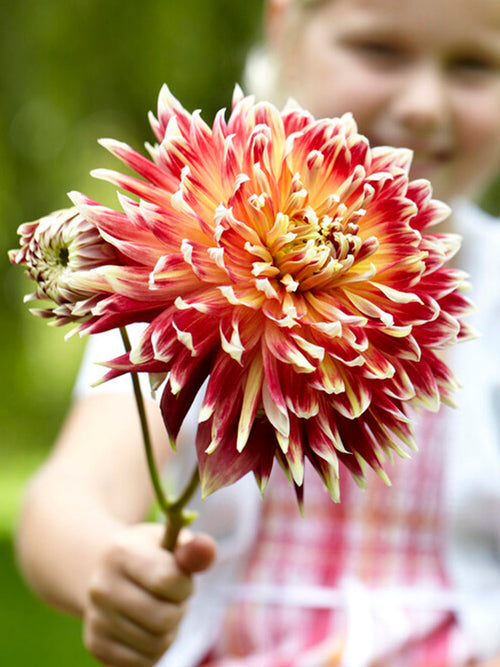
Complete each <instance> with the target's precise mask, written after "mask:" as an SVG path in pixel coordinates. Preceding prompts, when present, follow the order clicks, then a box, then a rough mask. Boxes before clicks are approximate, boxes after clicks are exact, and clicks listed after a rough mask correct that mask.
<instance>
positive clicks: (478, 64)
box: [448, 55, 500, 82]
mask: <svg viewBox="0 0 500 667" xmlns="http://www.w3.org/2000/svg"><path fill="white" fill-rule="evenodd" d="M448 67H449V70H450V71H451V72H452V73H453V74H455V75H457V76H460V77H464V78H467V80H471V82H473V81H475V80H477V79H479V77H483V76H484V75H487V74H492V73H494V72H497V73H500V66H499V65H498V64H496V63H494V62H493V61H492V60H490V59H488V58H486V57H482V56H474V55H471V56H457V57H455V58H453V59H451V60H450V61H449V63H448Z"/></svg>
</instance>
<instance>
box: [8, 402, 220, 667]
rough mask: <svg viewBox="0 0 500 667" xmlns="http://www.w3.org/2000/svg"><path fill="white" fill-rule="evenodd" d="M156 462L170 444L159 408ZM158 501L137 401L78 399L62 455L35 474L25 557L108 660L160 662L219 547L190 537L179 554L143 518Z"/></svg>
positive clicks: (24, 532)
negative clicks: (194, 583) (196, 578)
mask: <svg viewBox="0 0 500 667" xmlns="http://www.w3.org/2000/svg"><path fill="white" fill-rule="evenodd" d="M150 410H151V411H152V412H151V414H150V423H151V426H152V434H153V442H154V443H155V450H156V456H157V460H158V464H159V465H160V466H161V465H162V463H163V462H164V461H165V460H166V457H167V454H168V449H169V445H168V443H167V440H166V438H165V434H164V429H163V424H162V422H161V419H160V417H159V414H158V412H157V409H156V406H153V405H152V406H151V408H150ZM151 500H152V494H151V482H150V480H149V476H148V473H147V468H146V464H145V455H144V452H143V447H142V444H141V435H140V430H139V425H138V418H137V412H136V410H135V404H134V399H133V397H132V396H127V395H118V394H116V395H114V394H113V395H111V394H110V395H108V394H95V395H93V396H89V397H86V398H84V399H81V400H80V401H78V402H77V404H76V405H75V407H74V408H73V410H72V411H71V413H70V416H69V418H68V420H67V422H66V425H65V427H64V429H63V431H62V434H61V437H60V438H59V441H58V444H57V446H56V448H55V449H54V452H53V453H52V455H51V456H50V458H49V459H48V461H47V462H46V463H45V465H44V466H43V467H42V468H41V470H40V471H39V472H38V473H37V474H36V476H35V477H34V479H33V480H32V482H31V484H30V487H29V489H28V493H27V495H26V500H25V503H24V508H23V512H22V515H21V519H20V524H19V531H18V540H17V546H18V556H19V561H20V565H21V568H22V570H23V572H24V574H25V577H26V579H27V581H28V582H29V583H30V585H31V586H32V588H33V589H34V590H35V591H36V592H37V593H38V594H39V595H40V596H41V597H42V598H43V599H44V600H45V601H46V602H48V603H49V604H51V605H52V606H54V607H57V608H59V609H63V610H65V611H68V612H71V613H74V614H77V615H79V616H81V617H82V618H83V620H84V626H85V627H84V637H85V643H86V646H87V648H88V649H89V650H90V651H91V652H92V653H93V654H94V655H95V656H96V657H97V658H98V659H100V660H101V661H102V662H104V663H105V664H107V665H116V666H121V665H130V666H133V667H135V666H137V667H147V666H148V665H153V664H154V663H155V662H156V661H157V659H158V658H159V657H160V655H161V654H162V653H163V652H164V650H165V649H166V648H167V646H168V645H169V643H170V642H171V641H172V639H173V636H174V634H175V631H176V628H177V625H178V622H179V620H180V618H181V616H182V613H183V610H184V605H183V602H184V600H185V599H186V598H187V597H188V596H189V594H190V591H191V576H190V575H191V574H192V573H193V572H197V571H200V570H203V569H205V568H207V567H208V566H209V565H210V563H211V561H212V560H213V557H214V554H215V547H214V543H213V542H212V540H210V539H209V538H208V537H205V536H197V537H194V538H193V537H189V536H187V535H185V536H184V538H183V540H182V542H181V544H180V545H179V547H178V548H177V549H176V551H175V553H174V554H173V555H172V554H170V553H168V552H166V551H165V550H163V549H162V548H161V546H160V543H161V537H162V534H163V527H162V526H159V525H155V524H140V523H139V524H138V522H140V521H142V519H143V517H144V516H145V514H146V512H147V509H148V507H149V506H150V503H151Z"/></svg>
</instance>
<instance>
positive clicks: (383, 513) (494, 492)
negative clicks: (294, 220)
mask: <svg viewBox="0 0 500 667" xmlns="http://www.w3.org/2000/svg"><path fill="white" fill-rule="evenodd" d="M267 12H268V13H267V29H268V41H269V47H270V49H271V51H272V60H273V64H274V66H275V69H276V71H275V74H276V76H275V81H276V82H279V87H278V86H275V89H276V90H275V92H277V93H278V94H279V95H281V96H287V95H292V96H294V97H296V98H297V100H298V101H299V102H300V103H301V104H302V105H303V106H305V107H306V108H308V109H309V110H310V111H311V112H312V113H313V114H314V115H315V116H316V117H322V116H337V115H340V114H342V113H344V112H345V111H352V112H353V114H354V117H355V118H356V120H357V122H358V125H359V129H360V131H361V132H362V133H364V134H366V135H367V136H368V138H369V139H370V141H371V143H372V144H373V145H379V144H390V145H396V146H406V147H409V148H411V149H413V150H414V153H415V159H414V164H413V167H412V176H413V177H420V176H425V177H427V178H429V179H430V180H431V181H432V183H433V185H434V188H435V195H436V196H437V197H439V198H441V199H444V200H446V201H453V200H455V199H456V198H457V197H458V196H462V195H466V196H468V197H473V196H475V195H477V194H478V193H479V192H480V191H481V189H482V188H484V187H485V186H486V185H487V184H488V182H489V180H490V179H491V178H492V177H493V176H494V175H495V173H496V170H497V168H498V166H499V164H500V4H499V3H498V0H419V2H413V0H326V1H323V2H316V1H314V0H313V1H311V0H309V1H306V0H269V2H268V6H267ZM446 224H448V225H449V226H450V227H451V226H452V225H453V228H455V229H457V230H460V231H461V232H462V233H463V234H464V236H465V247H464V251H463V253H462V255H463V256H461V257H460V258H459V262H460V265H461V266H464V265H468V266H467V267H466V268H470V271H472V273H473V276H472V278H473V283H474V285H475V289H476V296H475V297H474V298H475V301H476V303H477V304H478V307H479V312H478V322H477V324H478V327H479V328H481V330H482V333H483V338H482V339H480V340H478V341H474V342H472V343H467V344H466V345H464V346H463V349H459V350H458V351H457V352H456V356H457V359H456V365H454V366H453V367H454V368H455V369H456V370H457V371H458V373H459V375H460V377H461V379H462V380H463V382H464V384H465V389H464V392H463V394H462V395H461V396H460V397H459V400H460V403H461V408H460V410H458V411H454V412H453V414H451V411H444V410H443V411H441V412H440V413H439V414H438V415H437V416H435V415H431V416H430V417H425V418H423V419H422V420H421V422H420V423H419V425H418V435H419V439H420V449H421V451H420V453H419V455H417V456H415V457H414V460H413V461H411V462H406V461H396V462H395V464H394V467H393V468H391V470H390V476H391V479H392V480H393V487H392V488H390V489H387V488H385V487H383V485H382V484H381V482H380V481H379V480H378V479H376V478H375V476H373V477H371V478H370V479H369V483H368V489H367V491H366V492H365V493H364V494H363V493H362V492H360V491H359V490H357V488H355V486H354V484H353V483H352V480H350V479H348V478H347V477H344V476H343V477H342V479H341V492H342V502H341V503H340V504H339V505H334V504H333V503H331V501H330V500H329V499H328V497H327V496H326V495H325V494H324V493H323V490H322V489H321V488H320V483H319V481H318V480H316V481H315V480H314V479H313V476H310V477H309V478H308V485H307V490H306V491H307V497H306V505H305V514H306V518H305V519H302V518H300V516H299V515H298V513H297V510H296V508H295V507H294V499H293V493H291V492H290V489H289V488H288V487H287V486H286V482H284V481H283V478H282V476H280V474H279V472H280V471H277V472H278V474H276V475H275V474H274V473H273V479H272V480H271V482H270V484H269V487H268V489H267V491H266V496H265V500H264V502H263V503H262V504H260V503H261V501H260V500H259V499H258V497H257V492H256V489H255V484H254V483H253V482H252V480H247V479H244V480H242V481H241V482H240V483H238V484H237V485H235V486H233V487H230V488H228V489H225V490H223V491H221V492H218V493H217V494H215V495H214V496H213V497H212V498H211V499H209V501H207V504H206V507H204V508H203V514H204V515H205V518H204V523H203V521H202V523H201V524H200V527H202V528H204V529H205V530H207V531H208V532H209V533H210V534H212V535H218V538H219V539H218V542H219V544H218V557H217V562H216V564H215V565H214V566H213V567H210V565H211V563H212V561H213V560H214V557H215V544H214V542H213V540H212V539H211V538H209V537H207V536H206V535H203V534H198V535H196V536H193V535H191V534H189V533H185V534H184V536H183V538H182V540H181V543H180V545H179V546H178V547H177V549H176V550H175V552H174V554H173V555H171V554H169V553H166V552H165V551H163V550H162V549H161V547H160V542H161V537H162V530H163V529H162V527H161V526H158V525H155V524H146V523H141V521H142V520H143V517H144V516H145V514H146V512H147V509H148V506H149V505H150V502H151V491H150V483H149V479H148V477H147V472H146V469H145V464H144V461H143V453H142V449H141V447H140V446H139V445H138V443H139V442H140V434H139V430H138V426H137V425H136V418H135V408H134V405H133V399H132V397H131V396H129V395H126V394H120V393H118V385H112V384H110V385H109V386H108V387H107V388H106V389H107V390H106V391H102V392H99V393H94V394H92V393H90V394H88V395H85V396H82V397H81V398H79V400H78V401H77V402H76V403H75V405H74V407H73V409H72V411H71V414H70V416H69V418H68V421H67V423H66V425H65V427H64V429H63V432H62V434H61V436H60V439H59V442H58V444H57V446H56V448H55V450H54V452H53V454H52V456H51V457H50V459H49V460H48V461H47V463H46V464H45V466H44V467H43V468H42V470H40V471H39V473H38V474H37V476H36V477H35V478H34V480H33V482H32V483H31V486H30V489H29V491H28V494H27V498H26V502H25V506H24V512H23V515H22V518H21V522H20V526H19V540H18V546H19V556H20V561H21V564H22V567H23V570H24V572H25V575H26V578H27V580H28V581H29V582H30V584H31V585H32V587H33V588H34V589H35V590H36V591H37V592H38V593H39V594H40V595H41V596H42V597H43V598H44V599H46V600H47V601H48V602H49V603H50V604H53V605H54V606H57V607H59V608H62V609H65V610H67V611H69V612H72V613H76V614H79V615H81V616H82V618H83V624H84V641H85V644H86V646H87V648H88V649H89V650H90V651H91V652H92V653H93V654H94V655H95V656H96V657H97V658H98V659H99V660H100V661H101V662H102V663H103V664H105V665H114V666H117V667H146V666H149V665H153V664H155V663H156V661H157V660H159V659H160V657H161V656H162V654H163V653H164V652H165V651H166V650H167V648H168V647H170V648H168V651H167V653H166V654H165V656H164V657H163V658H161V660H160V663H159V664H161V665H162V666H163V667H167V666H168V665H175V667H182V666H184V665H186V666H188V665H193V666H194V665H201V664H204V665H212V666H213V667H216V666H218V667H229V666H231V667H232V666H237V665H241V666H250V665H252V666H255V667H267V666H275V667H278V666H285V665H287V666H288V665H290V666H292V665H293V666H297V667H298V666H303V667H306V666H308V667H321V666H322V665H335V664H338V665H345V666H346V667H358V666H359V667H361V666H362V665H363V666H364V665H366V666H368V665H370V666H376V665H384V667H395V666H396V665H397V666H398V667H399V666H401V667H417V666H418V667H424V665H425V666H426V667H438V666H439V667H444V666H452V665H453V666H457V667H458V666H460V665H465V664H477V665H481V666H482V667H494V665H497V666H500V633H499V632H498V627H497V626H498V618H500V557H499V556H498V554H499V553H500V551H499V546H500V523H499V522H498V520H495V516H499V515H498V512H497V511H495V510H498V506H499V505H500V451H499V450H498V449H495V447H498V432H499V424H498V421H496V422H495V415H496V416H497V415H498V413H499V408H498V401H499V400H500V399H499V396H500V390H499V385H498V377H499V373H500V360H499V356H498V349H497V345H496V340H494V339H492V338H493V337H494V336H495V333H494V331H495V325H496V326H497V327H498V324H499V322H498V318H499V312H500V309H499V305H500V303H499V295H498V287H497V286H498V284H499V282H498V280H499V277H500V276H499V275H498V274H499V269H498V266H499V261H498V256H499V254H498V253H499V252H500V239H499V232H498V230H497V229H496V228H495V224H494V223H492V222H491V221H489V220H487V219H486V216H484V215H482V214H481V213H480V212H479V211H477V210H476V209H474V208H473V207H472V205H470V204H465V203H459V204H458V205H457V207H456V214H455V216H454V218H453V219H452V220H451V221H450V223H446ZM442 227H443V228H444V225H442ZM495 271H496V276H495ZM492 286H493V287H496V290H497V294H496V295H495V294H494V293H493V291H492ZM495 318H496V319H495ZM497 330H498V329H497ZM103 345H105V343H103ZM92 356H93V358H94V359H97V358H107V357H110V356H113V354H107V351H106V350H104V349H102V348H101V350H100V351H99V352H96V351H94V352H93V353H92ZM81 382H84V380H81ZM494 400H496V401H497V408H496V411H495V407H494V403H493V401H494ZM150 412H151V414H150V417H151V422H152V424H153V430H154V440H155V448H156V456H157V460H158V461H160V462H162V463H165V462H167V459H168V454H169V452H168V444H167V443H166V442H165V438H164V437H163V425H162V423H161V420H160V418H159V416H158V413H157V412H156V411H155V406H153V405H152V406H150ZM110 416H111V417H110ZM117 416H118V418H117ZM192 437H193V434H192V433H190V432H189V429H187V430H186V432H185V433H184V438H185V439H186V440H191V439H192ZM495 439H496V442H495ZM191 449H192V447H191ZM167 467H168V464H167ZM61 508H64V511H62V510H61ZM202 520H203V517H202ZM238 566H239V569H238ZM202 570H207V572H206V573H205V574H204V575H203V576H201V577H200V579H199V581H198V582H197V592H196V594H195V595H194V597H193V598H192V599H191V601H190V611H189V613H188V614H186V616H185V619H184V622H183V624H182V626H181V628H182V629H181V631H180V636H179V637H178V638H177V640H176V641H175V642H174V641H173V640H174V637H175V635H176V632H177V628H178V625H179V622H180V619H181V618H182V617H183V616H184V614H185V611H186V601H187V600H188V598H189V596H190V594H191V590H192V581H191V580H192V576H191V575H192V574H194V573H196V572H200V571H202ZM236 582H238V583H236ZM172 642H173V643H172ZM171 644H172V645H171ZM170 645H171V646H170Z"/></svg>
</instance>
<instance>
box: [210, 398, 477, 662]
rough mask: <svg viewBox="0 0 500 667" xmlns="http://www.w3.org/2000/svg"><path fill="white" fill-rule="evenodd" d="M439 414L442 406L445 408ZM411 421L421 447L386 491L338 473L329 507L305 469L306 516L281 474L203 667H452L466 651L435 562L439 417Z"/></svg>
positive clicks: (440, 554) (440, 546)
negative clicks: (335, 497)
mask: <svg viewBox="0 0 500 667" xmlns="http://www.w3.org/2000/svg"><path fill="white" fill-rule="evenodd" d="M444 412H446V410H445V411H444ZM445 422H446V419H443V417H442V413H439V414H438V415H434V414H424V415H422V416H421V417H420V419H419V433H417V441H418V442H419V443H420V451H419V453H418V454H415V455H413V457H412V460H411V461H409V460H404V459H399V457H397V456H396V457H395V461H394V464H393V466H392V467H389V469H388V473H389V477H390V478H391V481H392V486H391V487H387V486H385V484H384V483H383V482H382V481H381V480H380V479H379V478H378V477H377V476H376V475H375V474H373V475H370V474H369V475H368V486H367V489H366V490H365V491H361V490H360V489H359V488H358V487H357V486H356V484H355V482H354V481H353V480H352V479H351V477H350V475H349V474H348V473H347V472H346V471H343V470H342V471H341V480H340V482H341V484H340V489H341V502H340V503H339V504H335V503H333V502H332V501H331V500H330V499H329V496H328V495H327V493H326V492H325V490H324V489H323V487H322V484H321V482H320V480H319V477H318V476H317V475H316V473H315V472H314V471H312V470H311V469H309V470H306V482H305V518H303V517H301V515H300V513H299V510H298V508H297V503H296V500H295V496H294V493H293V490H292V489H291V488H290V486H289V484H288V482H287V481H286V479H285V477H284V475H283V473H282V471H281V470H280V469H279V468H277V469H275V470H274V471H273V475H272V479H271V480H270V483H269V485H268V488H267V490H266V494H265V499H264V503H263V511H262V516H261V523H260V529H259V534H258V538H257V540H256V542H255V545H254V548H253V550H252V552H251V553H250V555H249V557H248V561H247V562H246V564H245V567H244V571H243V576H242V579H241V581H240V583H239V584H238V585H237V586H236V587H235V588H233V590H232V592H231V596H230V601H229V604H228V609H227V613H226V617H225V622H224V624H223V627H222V631H221V634H220V636H219V638H218V640H217V643H216V645H215V647H214V649H213V650H212V652H211V653H210V655H209V656H207V658H206V659H205V661H204V662H203V665H209V666H210V667H326V666H333V665H342V666H343V667H366V666H370V667H458V666H459V665H465V664H467V663H468V661H469V659H470V658H471V655H470V653H469V651H468V648H467V645H466V641H465V639H464V637H463V636H462V633H461V630H460V627H459V626H458V624H457V620H456V617H455V614H454V597H453V593H452V591H451V590H450V588H449V583H448V580H447V576H446V571H445V567H444V539H445V521H446V517H445V516H444V510H443V507H444V503H443V493H444V488H443V487H444V483H443V479H444V458H445V450H446V448H445V446H444V444H443V443H444V442H445V439H444V436H445V434H444V432H443V429H444V424H445Z"/></svg>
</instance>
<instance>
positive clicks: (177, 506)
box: [162, 465, 200, 551]
mask: <svg viewBox="0 0 500 667" xmlns="http://www.w3.org/2000/svg"><path fill="white" fill-rule="evenodd" d="M199 483H200V473H199V472H198V466H197V465H196V466H195V468H194V470H193V473H192V475H191V479H190V480H189V482H188V483H187V484H186V487H185V488H184V490H183V491H182V493H181V495H180V496H179V497H178V498H177V500H176V501H175V502H173V503H171V504H170V506H169V509H168V512H167V515H168V522H167V527H166V530H165V535H164V537H163V542H162V546H163V547H164V548H165V549H168V551H173V550H174V548H175V545H176V543H177V536H178V535H179V532H180V530H181V528H183V527H184V526H187V525H188V524H190V523H191V521H192V520H193V519H194V518H195V516H196V514H195V513H193V512H189V511H187V510H186V509H185V507H186V505H187V503H188V502H189V500H190V499H191V497H192V495H193V493H194V492H195V491H196V489H197V488H198V485H199Z"/></svg>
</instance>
